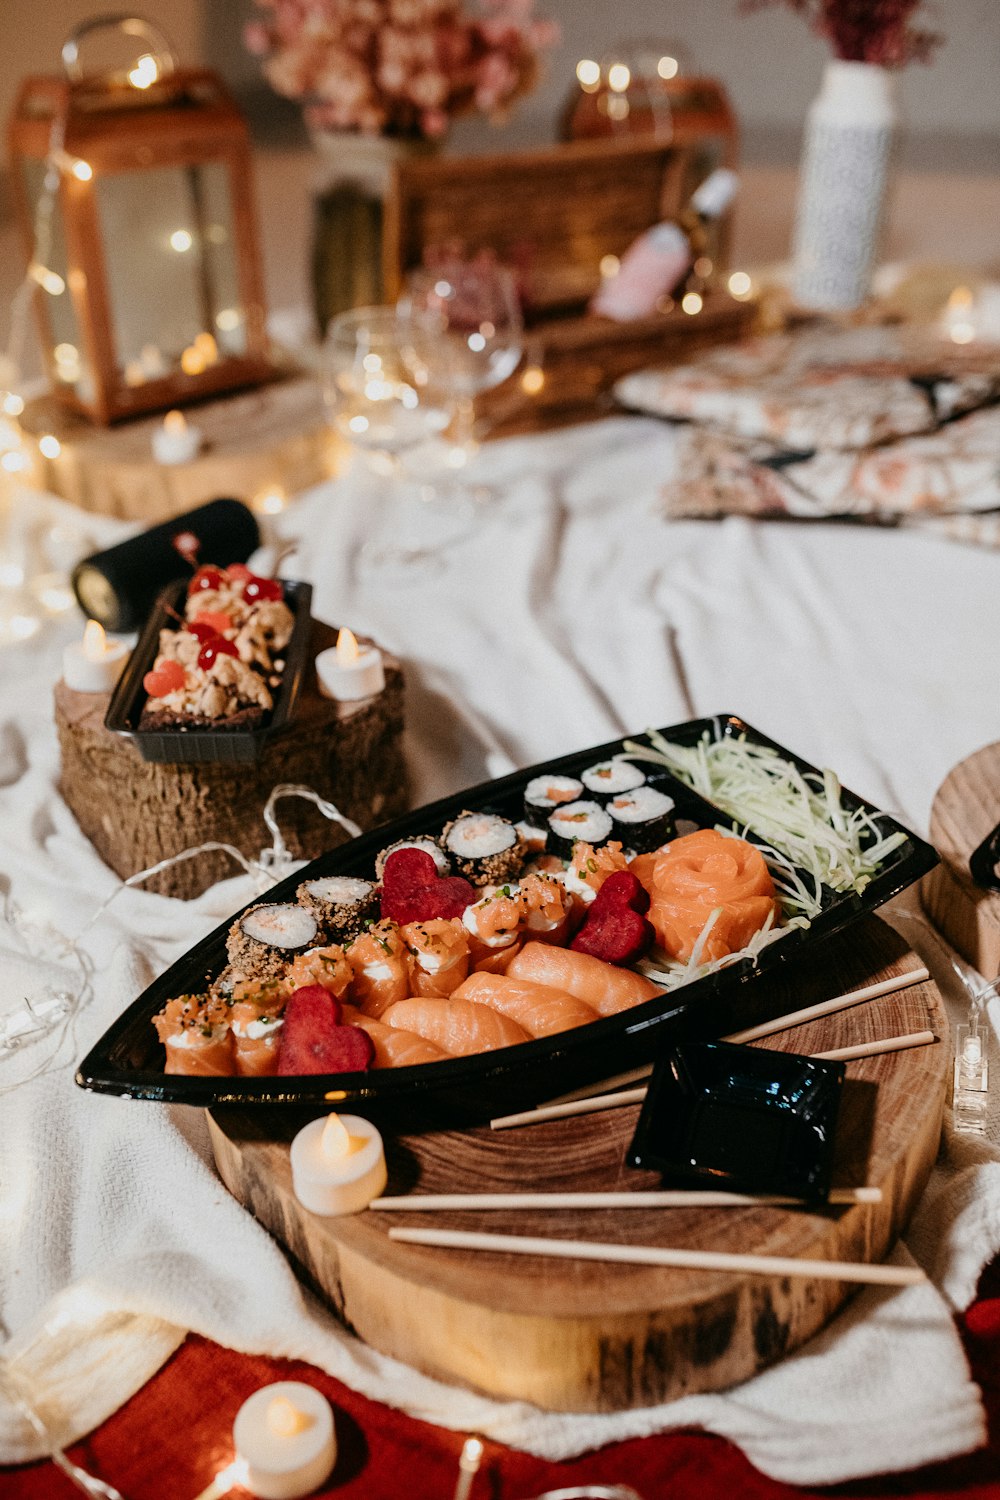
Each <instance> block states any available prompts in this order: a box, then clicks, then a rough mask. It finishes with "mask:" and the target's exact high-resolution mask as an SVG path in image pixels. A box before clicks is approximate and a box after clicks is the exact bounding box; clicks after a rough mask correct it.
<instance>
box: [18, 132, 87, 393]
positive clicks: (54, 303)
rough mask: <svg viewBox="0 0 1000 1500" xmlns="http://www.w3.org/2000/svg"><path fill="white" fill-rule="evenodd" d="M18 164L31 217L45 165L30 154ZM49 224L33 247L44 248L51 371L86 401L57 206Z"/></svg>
mask: <svg viewBox="0 0 1000 1500" xmlns="http://www.w3.org/2000/svg"><path fill="white" fill-rule="evenodd" d="M21 166H22V169H23V172H24V186H25V191H26V193H27V196H28V202H29V203H30V205H31V212H32V216H34V214H35V212H36V211H37V206H38V201H39V199H40V198H41V196H42V191H43V187H44V182H45V174H46V171H47V168H46V165H45V162H44V161H36V160H34V159H32V158H31V157H25V158H24V159H23V160H22V162H21ZM48 225H49V240H48V244H47V245H45V246H37V247H36V250H38V251H42V250H43V251H44V255H45V261H44V264H42V263H41V262H39V263H38V266H37V275H38V277H39V279H40V284H41V287H42V293H43V295H44V311H45V316H46V318H47V320H48V324H49V329H50V330H51V334H52V347H53V350H54V353H53V356H52V358H51V370H50V373H51V375H52V379H53V381H54V382H55V384H56V386H57V387H59V388H61V389H63V390H71V391H75V392H76V394H77V395H78V396H79V397H80V398H81V400H84V401H89V400H90V399H92V397H93V394H94V382H93V378H92V375H91V372H90V371H89V370H88V369H87V367H86V365H85V363H84V356H83V343H82V335H81V333H80V325H79V323H78V322H77V317H76V307H75V305H74V302H73V297H72V295H71V291H70V286H69V278H70V273H69V269H68V264H69V262H68V257H67V254H66V238H65V235H64V233H63V219H62V214H61V213H59V211H58V209H57V210H56V212H54V213H53V214H52V215H51V217H50V218H49V220H48Z"/></svg>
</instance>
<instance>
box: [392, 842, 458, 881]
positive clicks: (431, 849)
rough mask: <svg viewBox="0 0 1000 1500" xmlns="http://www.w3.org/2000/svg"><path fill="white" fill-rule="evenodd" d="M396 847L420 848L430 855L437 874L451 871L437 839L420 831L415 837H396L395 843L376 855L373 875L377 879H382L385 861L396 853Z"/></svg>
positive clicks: (445, 873) (446, 873)
mask: <svg viewBox="0 0 1000 1500" xmlns="http://www.w3.org/2000/svg"><path fill="white" fill-rule="evenodd" d="M397 849H422V850H423V852H424V853H425V854H429V855H430V857H431V859H432V860H433V861H434V863H435V864H436V865H437V872H438V874H439V875H448V874H450V872H451V865H450V864H449V862H448V856H447V854H445V852H444V850H443V849H442V848H441V845H440V844H439V843H438V841H437V839H432V838H431V836H430V834H429V833H421V834H418V836H417V837H416V838H415V839H397V841H396V843H394V844H389V845H388V847H387V848H385V849H383V850H382V852H381V854H378V855H377V856H376V858H375V877H376V879H377V880H381V879H382V877H383V875H384V874H385V862H386V860H387V859H388V858H389V855H390V854H395V853H396V850H397Z"/></svg>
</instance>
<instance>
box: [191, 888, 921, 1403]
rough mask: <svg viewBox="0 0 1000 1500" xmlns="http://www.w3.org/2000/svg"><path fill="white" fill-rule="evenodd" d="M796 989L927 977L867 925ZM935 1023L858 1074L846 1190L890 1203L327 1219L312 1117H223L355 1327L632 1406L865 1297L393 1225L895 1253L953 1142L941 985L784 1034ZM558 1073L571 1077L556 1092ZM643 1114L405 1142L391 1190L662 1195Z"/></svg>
mask: <svg viewBox="0 0 1000 1500" xmlns="http://www.w3.org/2000/svg"><path fill="white" fill-rule="evenodd" d="M821 956H822V962H821V964H820V966H818V967H814V968H813V969H812V970H811V971H806V972H805V973H803V972H802V971H801V970H799V971H798V973H797V975H796V978H795V980H794V981H791V982H790V981H789V979H788V978H780V977H778V976H774V977H768V978H767V979H766V980H762V981H761V990H762V991H763V990H764V988H765V986H768V987H769V988H770V990H771V993H770V994H768V995H767V996H766V997H765V996H763V995H762V1001H761V1013H762V1014H778V1013H784V1012H787V1011H790V1010H792V1009H794V1008H796V1007H799V1006H804V1005H808V1004H812V1003H815V1002H816V1001H819V1000H823V999H828V998H829V997H830V996H831V995H834V994H838V993H841V992H843V991H846V990H849V989H855V988H858V987H860V986H861V985H863V984H866V983H870V982H872V981H874V980H876V979H881V978H884V977H886V976H887V975H889V974H893V973H897V972H900V971H902V970H905V969H912V968H914V967H916V960H915V957H914V955H913V954H912V953H910V952H909V951H908V949H907V947H906V944H905V943H904V942H903V941H902V939H900V938H899V937H898V936H897V934H896V933H894V932H893V931H892V930H891V929H889V928H887V927H886V926H885V925H884V924H883V923H881V922H879V921H878V920H877V919H876V918H874V917H871V918H867V919H866V920H865V921H864V922H863V923H862V924H860V925H859V926H858V927H857V928H856V929H855V930H854V931H852V932H851V933H850V934H849V935H847V936H845V937H843V938H841V939H840V940H838V941H836V942H830V943H829V944H827V945H825V946H824V948H823V949H822V950H821ZM925 1028H931V1029H933V1030H934V1031H935V1032H936V1034H937V1036H938V1038H939V1039H940V1040H939V1042H938V1044H937V1045H933V1046H927V1047H922V1048H919V1049H915V1050H913V1051H909V1052H900V1053H894V1054H889V1055H885V1056H881V1057H873V1058H866V1059H863V1060H860V1061H857V1062H852V1063H849V1064H848V1065H847V1068H848V1076H847V1081H846V1083H845V1087H844V1096H843V1103H842V1108H841V1113H840V1120H839V1125H838V1135H837V1142H836V1166H835V1172H834V1184H835V1185H837V1186H850V1187H855V1186H860V1185H863V1184H869V1185H874V1186H878V1187H880V1188H881V1189H882V1194H883V1197H882V1202H881V1203H879V1204H865V1205H855V1206H852V1207H849V1208H841V1209H827V1210H824V1211H822V1212H806V1211H804V1210H789V1209H779V1208H761V1207H754V1208H728V1209H660V1210H644V1209H636V1210H627V1211H620V1210H619V1211H612V1210H607V1211H593V1210H588V1211H585V1212H579V1211H577V1212H569V1211H560V1212H556V1213H545V1214H541V1213H527V1212H523V1211H522V1212H492V1213H485V1212H480V1213H475V1212H463V1213H448V1214H441V1213H439V1214H418V1213H410V1212H408V1213H406V1214H391V1213H388V1212H386V1213H383V1212H379V1213H371V1212H368V1213H362V1214H359V1215H357V1216H355V1217H353V1218H343V1219H324V1218H319V1217H317V1216H316V1215H314V1214H311V1213H309V1212H308V1211H307V1210H305V1209H304V1208H302V1207H301V1205H300V1204H299V1203H298V1202H297V1200H296V1199H295V1197H294V1195H293V1192H292V1183H291V1169H290V1166H289V1142H290V1140H291V1138H292V1136H293V1135H294V1134H295V1132H296V1130H297V1129H298V1128H299V1127H300V1126H301V1125H302V1123H303V1119H302V1117H301V1116H295V1117H293V1116H290V1115H289V1114H287V1113H286V1112H284V1111H281V1110H276V1109H270V1110H265V1109H262V1110H260V1111H252V1110H247V1109H243V1110H240V1109H236V1108H220V1109H215V1110H213V1111H211V1112H210V1114H209V1126H210V1131H211V1137H212V1143H213V1147H214V1150H215V1157H216V1162H217V1164H218V1167H219V1171H220V1173H221V1175H222V1178H223V1181H224V1182H225V1184H226V1186H227V1187H228V1188H229V1190H230V1192H232V1193H233V1194H234V1195H235V1196H236V1197H237V1198H238V1199H239V1201H240V1202H241V1203H243V1204H244V1205H245V1206H246V1207H247V1208H248V1209H249V1210H250V1212H251V1213H253V1214H254V1215H255V1216H256V1218H257V1219H259V1220H260V1222H261V1223H262V1224H263V1225H264V1226H265V1227H266V1228H267V1229H269V1230H270V1232H271V1233H272V1234H273V1235H274V1236H275V1237H276V1238H277V1239H278V1240H279V1241H280V1243H281V1244H282V1245H283V1246H284V1247H285V1248H286V1249H287V1250H288V1251H289V1252H290V1254H291V1256H292V1257H293V1259H294V1261H295V1262H296V1263H297V1265H298V1267H299V1269H300V1270H301V1271H302V1272H303V1274H304V1276H305V1278H306V1279H307V1280H308V1281H309V1282H310V1283H311V1284H312V1285H313V1286H314V1287H316V1288H318V1289H319V1291H320V1293H321V1295H323V1296H324V1297H325V1298H326V1300H327V1301H328V1302H329V1304H330V1305H331V1306H332V1307H333V1308H334V1310H335V1311H336V1312H337V1314H338V1315H339V1316H340V1317H341V1318H342V1319H343V1321H344V1323H345V1324H346V1325H347V1326H348V1327H349V1328H350V1329H352V1330H353V1331H354V1332H355V1333H357V1334H358V1335H359V1337H361V1338H362V1339H364V1340H365V1341H366V1342H367V1343H369V1344H371V1345H372V1346H373V1347H374V1348H376V1349H380V1350H382V1351H383V1352H385V1353H387V1354H391V1355H394V1356H395V1357H397V1358H398V1359H401V1360H404V1361H405V1362H406V1363H408V1364H411V1365H414V1366H416V1367H417V1368H418V1369H420V1370H423V1371H425V1372H427V1373H428V1374H431V1375H435V1376H438V1377H440V1378H442V1379H444V1380H448V1381H453V1382H456V1383H458V1384H461V1385H466V1386H471V1387H473V1388H474V1389H476V1390H480V1391H485V1392H487V1393H488V1394H490V1395H493V1396H500V1397H512V1398H519V1399H524V1400H527V1401H531V1402H534V1403H535V1404H536V1405H538V1406H541V1407H544V1408H547V1409H549V1410H555V1411H617V1410H624V1409H627V1408H629V1407H638V1406H645V1405H647V1404H649V1403H653V1402H659V1401H664V1400H668V1399H671V1398H673V1397H676V1396H680V1395H682V1394H684V1393H685V1392H689V1391H709V1390H718V1389H721V1388H722V1387H725V1386H729V1385H733V1384H735V1383H736V1382H738V1381H741V1380H744V1379H746V1378H747V1377H748V1376H750V1375H752V1374H754V1373H755V1372H756V1371H758V1370H760V1369H762V1368H764V1367H765V1366H766V1365H769V1364H772V1363H773V1362H774V1361H776V1360H778V1359H780V1358H782V1356H784V1355H785V1354H788V1353H790V1352H791V1351H792V1350H793V1349H795V1348H797V1347H798V1346H799V1345H800V1344H802V1343H803V1342H804V1341H805V1340H806V1339H808V1338H809V1337H810V1336H811V1335H812V1334H814V1333H815V1332H816V1331H817V1330H818V1329H819V1328H821V1327H822V1326H823V1324H824V1323H826V1322H827V1321H828V1320H829V1319H830V1318H831V1317H832V1316H833V1314H834V1313H835V1312H836V1311H837V1310H838V1308H839V1307H840V1306H841V1305H842V1304H843V1302H844V1301H845V1300H846V1298H847V1297H848V1296H849V1295H851V1293H852V1292H853V1291H854V1290H855V1289H856V1288H854V1287H850V1286H846V1285H843V1284H841V1283H838V1282H832V1281H815V1280H813V1281H810V1280H809V1279H808V1278H804V1277H803V1278H787V1277H782V1278H775V1277H765V1276H751V1275H735V1274H732V1273H719V1272H696V1271H677V1270H667V1269H662V1268H658V1267H645V1266H620V1265H600V1264H594V1263H590V1262H585V1261H571V1260H566V1261H558V1260H545V1259H541V1258H536V1257H528V1256H513V1255H498V1254H483V1253H475V1254H473V1253H469V1252H461V1251H448V1250H438V1249H430V1248H426V1247H423V1246H414V1245H406V1244H398V1243H396V1242H395V1241H391V1240H390V1239H389V1238H388V1233H387V1232H388V1230H389V1228H390V1227H391V1226H392V1225H393V1224H400V1223H405V1224H407V1225H411V1226H416V1225H429V1224H436V1225H438V1226H448V1227H451V1228H462V1229H477V1230H496V1231H500V1232H510V1233H519V1234H544V1235H550V1236H562V1237H564V1238H567V1239H571V1238H585V1239H592V1240H611V1241H618V1242H624V1243H628V1244H647V1245H669V1246H678V1247H685V1248H700V1249H713V1250H729V1251H753V1252H757V1253H760V1254H770V1255H794V1256H799V1257H807V1258H809V1257H817V1258H823V1259H830V1260H834V1259H837V1260H862V1261H877V1260H881V1259H883V1258H884V1256H885V1255H886V1254H887V1252H888V1251H889V1249H890V1248H891V1246H892V1244H893V1243H894V1241H895V1240H896V1238H897V1236H898V1235H899V1233H900V1232H901V1230H902V1228H903V1226H904V1225H905V1224H906V1222H907V1219H908V1218H909V1216H910V1213H911V1212H912V1209H913V1207H914V1205H915V1203H916V1201H917V1199H918V1197H919V1196H920V1193H921V1192H922V1190H923V1187H924V1184H925V1182H926V1180H927V1176H928V1173H929V1172H930V1168H931V1165H932V1163H933V1161H934V1157H935V1154H936V1152H937V1146H938V1140H939V1136H940V1130H941V1114H942V1108H943V1102H944V1092H945V1079H946V1074H947V1066H948V1046H947V1021H946V1019H945V1014H944V1008H943V1005H942V1002H941V997H940V995H939V994H938V992H937V990H936V988H935V986H934V985H933V984H932V983H924V984H920V985H914V986H913V987H911V988H910V989H908V990H905V991H902V992H901V993H900V994H898V995H891V996H887V997H883V998H881V999H878V1000H875V1001H872V1002H869V1003H868V1004H866V1005H862V1006H860V1007H855V1008H853V1009H851V1010H848V1011H844V1012H841V1013H840V1014H837V1015H834V1016H831V1017H828V1018H825V1019H824V1020H822V1021H816V1022H813V1023H811V1024H809V1025H806V1026H799V1027H797V1028H795V1029H794V1030H792V1031H788V1032H784V1033H781V1034H779V1035H778V1036H776V1037H770V1038H768V1039H767V1041H766V1042H765V1043H763V1044H762V1045H765V1046H774V1047H781V1048H782V1049H783V1050H786V1051H798V1052H814V1051H819V1050H823V1049H826V1048H830V1047H836V1046H847V1045H849V1044H851V1043H853V1042H857V1041H863V1040H873V1039H876V1038H882V1037H888V1036H894V1035H898V1034H901V1033H904V1032H910V1031H919V1030H923V1029H925ZM558 1092H559V1079H558V1078H553V1080H552V1093H553V1094H557V1093H558ZM637 1115H638V1108H637V1107H635V1106H633V1107H631V1108H623V1109H620V1110H612V1111H609V1112H608V1113H605V1114H596V1115H590V1116H579V1117H576V1118H572V1119H563V1120H555V1121H550V1122H548V1123H546V1124H544V1125H533V1126H526V1127H522V1128H520V1129H516V1130H509V1131H502V1132H497V1133H494V1132H491V1131H490V1130H489V1129H487V1128H484V1129H476V1130H467V1131H461V1132H459V1131H444V1132H440V1133H436V1134H429V1135H414V1136H402V1137H400V1138H397V1139H395V1140H387V1142H386V1146H387V1157H388V1165H389V1186H388V1188H387V1192H388V1193H403V1192H409V1191H423V1192H448V1191H451V1192H457V1191H465V1192H477V1191H479V1192H486V1191H504V1190H515V1189H526V1190H532V1189H539V1190H540V1189H553V1190H558V1189H562V1190H574V1189H575V1190H595V1189H616V1188H617V1189H628V1188H649V1187H655V1186H658V1185H659V1182H658V1179H657V1178H655V1177H654V1176H653V1175H652V1174H650V1173H643V1172H636V1171H633V1170H631V1169H629V1168H627V1167H625V1166H624V1165H623V1163H624V1155H625V1150H626V1147H627V1146H628V1143H629V1141H630V1139H631V1136H632V1132H633V1130H634V1128H635V1123H636V1119H637Z"/></svg>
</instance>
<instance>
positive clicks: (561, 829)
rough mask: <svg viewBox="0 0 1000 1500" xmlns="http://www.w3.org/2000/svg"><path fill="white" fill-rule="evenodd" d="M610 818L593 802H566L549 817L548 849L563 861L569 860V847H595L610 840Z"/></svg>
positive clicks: (608, 814)
mask: <svg viewBox="0 0 1000 1500" xmlns="http://www.w3.org/2000/svg"><path fill="white" fill-rule="evenodd" d="M612 826H613V825H612V822H611V815H610V813H608V812H607V811H606V810H605V809H604V808H603V807H601V806H600V804H599V803H597V802H567V803H566V805H565V806H564V807H557V808H556V810H555V812H554V813H550V815H549V838H548V847H549V849H550V850H551V852H552V853H553V854H558V855H560V856H561V857H562V858H563V859H571V858H572V857H573V845H574V844H578V843H581V842H582V843H585V844H591V845H592V846H593V847H594V848H596V847H597V846H598V845H599V844H606V843H607V841H608V839H609V838H610V837H611V829H612Z"/></svg>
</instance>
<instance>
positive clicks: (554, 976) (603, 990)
mask: <svg viewBox="0 0 1000 1500" xmlns="http://www.w3.org/2000/svg"><path fill="white" fill-rule="evenodd" d="M507 973H508V974H509V975H510V977H511V978H512V979H530V980H532V981H533V983H535V984H544V985H548V986H549V988H551V989H554V990H563V991H565V993H566V994H569V995H575V996H576V998H577V999H578V1000H584V1001H586V1003H587V1004H588V1005H589V1006H590V1007H591V1008H592V1009H593V1010H595V1011H596V1012H597V1014H598V1015H599V1016H613V1015H616V1014H617V1012H618V1011H620V1010H628V1009H629V1008H630V1007H631V1006H633V1005H640V1004H641V1003H642V1002H643V1001H644V1000H651V999H652V998H653V996H654V995H658V994H659V993H660V989H659V986H658V985H655V984H654V983H653V981H652V980H651V979H647V978H646V977H645V976H644V975H643V974H636V973H634V972H633V971H632V970H631V969H619V968H618V967H617V966H616V965H615V964H608V963H605V962H604V960H603V959H602V958H593V957H591V955H590V954H589V953H575V952H574V951H573V949H572V948H554V947H553V946H552V944H551V943H525V945H524V947H523V948H522V949H521V951H520V953H519V954H518V955H517V957H516V958H515V959H514V961H513V962H512V963H511V966H510V968H509V969H508V970H507Z"/></svg>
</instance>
